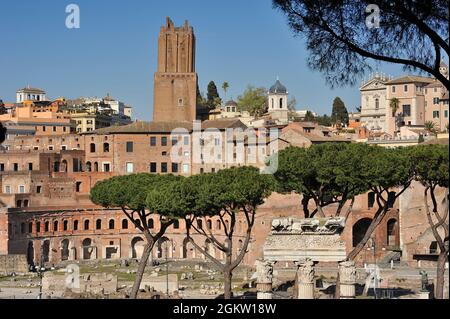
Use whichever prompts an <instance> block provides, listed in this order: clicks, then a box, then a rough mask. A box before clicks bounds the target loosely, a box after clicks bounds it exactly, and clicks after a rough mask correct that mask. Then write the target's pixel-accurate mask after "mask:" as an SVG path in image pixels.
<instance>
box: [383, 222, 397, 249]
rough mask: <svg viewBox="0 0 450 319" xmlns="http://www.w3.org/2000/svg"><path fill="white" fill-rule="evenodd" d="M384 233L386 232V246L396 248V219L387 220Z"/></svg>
mask: <svg viewBox="0 0 450 319" xmlns="http://www.w3.org/2000/svg"><path fill="white" fill-rule="evenodd" d="M386 231H387V234H386V235H387V238H386V244H387V245H388V246H396V245H397V232H398V227H397V219H395V218H391V219H389V220H388V222H387V224H386Z"/></svg>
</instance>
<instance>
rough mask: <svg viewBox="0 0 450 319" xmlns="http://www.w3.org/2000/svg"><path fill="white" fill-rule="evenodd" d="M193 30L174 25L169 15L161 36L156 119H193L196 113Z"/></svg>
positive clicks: (154, 105) (155, 90)
mask: <svg viewBox="0 0 450 319" xmlns="http://www.w3.org/2000/svg"><path fill="white" fill-rule="evenodd" d="M196 109H197V74H196V73H195V35H194V29H193V28H192V27H191V26H189V23H188V22H187V21H186V22H185V23H184V25H183V26H182V27H175V26H174V24H173V22H172V20H171V19H170V18H167V22H166V25H165V26H163V27H161V31H160V33H159V39H158V69H157V72H156V73H155V77H154V99H153V121H155V122H169V121H194V120H195V119H196V116H197V110H196Z"/></svg>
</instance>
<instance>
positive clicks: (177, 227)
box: [173, 220, 180, 229]
mask: <svg viewBox="0 0 450 319" xmlns="http://www.w3.org/2000/svg"><path fill="white" fill-rule="evenodd" d="M173 228H174V229H179V228H180V222H179V221H178V220H175V221H174V222H173Z"/></svg>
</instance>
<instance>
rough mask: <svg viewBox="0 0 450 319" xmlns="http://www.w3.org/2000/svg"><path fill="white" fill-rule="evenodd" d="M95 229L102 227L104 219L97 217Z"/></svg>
mask: <svg viewBox="0 0 450 319" xmlns="http://www.w3.org/2000/svg"><path fill="white" fill-rule="evenodd" d="M95 229H97V230H98V229H102V220H101V219H97V221H96V222H95Z"/></svg>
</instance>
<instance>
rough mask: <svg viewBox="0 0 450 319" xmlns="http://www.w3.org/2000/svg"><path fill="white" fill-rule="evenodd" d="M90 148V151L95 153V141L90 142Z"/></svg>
mask: <svg viewBox="0 0 450 319" xmlns="http://www.w3.org/2000/svg"><path fill="white" fill-rule="evenodd" d="M90 150H91V153H95V143H91V146H90Z"/></svg>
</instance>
